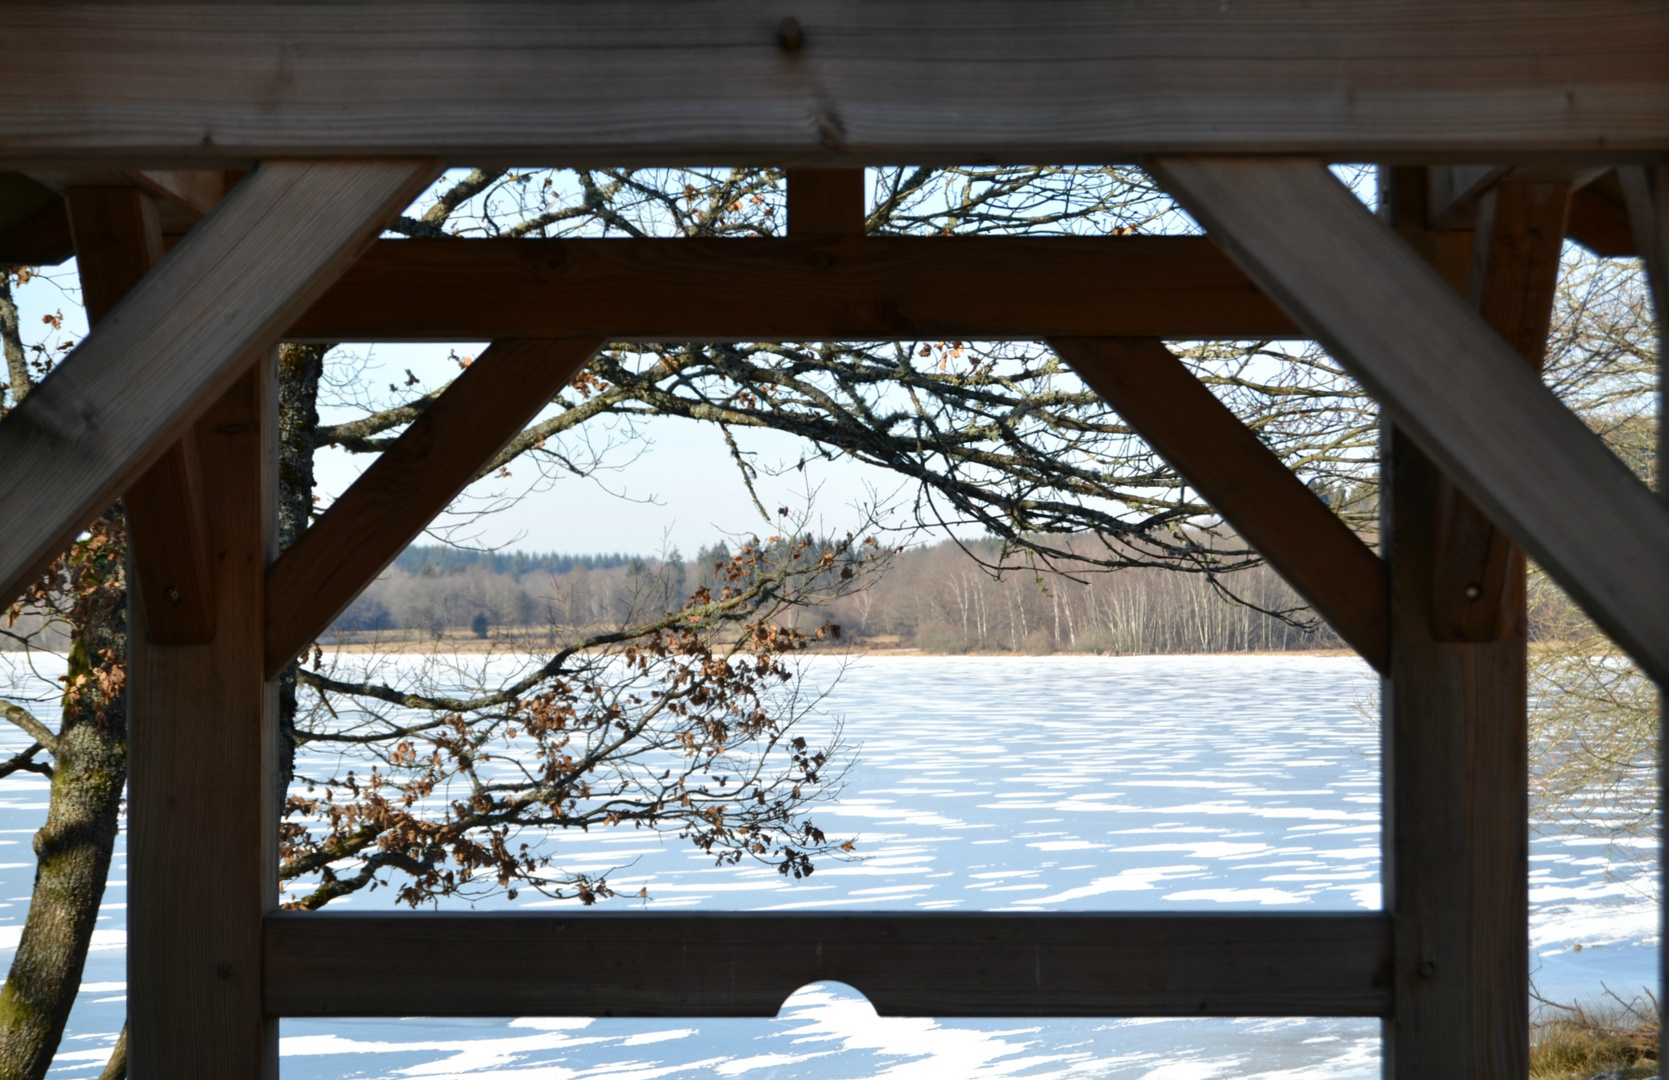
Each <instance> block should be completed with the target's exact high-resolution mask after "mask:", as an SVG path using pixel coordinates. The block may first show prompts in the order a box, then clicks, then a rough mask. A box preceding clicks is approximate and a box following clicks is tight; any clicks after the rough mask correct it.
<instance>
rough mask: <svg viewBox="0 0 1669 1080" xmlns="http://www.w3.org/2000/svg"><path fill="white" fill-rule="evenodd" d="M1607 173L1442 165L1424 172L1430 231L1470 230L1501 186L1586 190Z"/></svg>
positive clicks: (1575, 167)
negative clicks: (1480, 206) (1566, 186)
mask: <svg viewBox="0 0 1669 1080" xmlns="http://www.w3.org/2000/svg"><path fill="white" fill-rule="evenodd" d="M1608 171H1609V170H1608V169H1607V168H1606V167H1605V166H1595V165H1444V166H1434V167H1432V168H1429V169H1427V170H1425V172H1426V184H1427V187H1428V191H1427V193H1426V206H1427V208H1428V213H1430V215H1431V220H1429V221H1428V222H1426V225H1427V227H1428V228H1432V229H1471V228H1472V227H1473V226H1474V224H1475V222H1476V219H1477V211H1478V203H1479V202H1480V201H1481V200H1482V199H1483V198H1484V196H1486V195H1488V194H1489V193H1490V192H1491V191H1494V190H1495V189H1496V188H1498V187H1500V186H1501V185H1502V184H1506V183H1513V184H1521V185H1522V184H1569V185H1571V187H1572V188H1573V189H1580V188H1584V187H1587V186H1588V185H1589V184H1592V183H1593V182H1594V181H1596V180H1598V179H1599V178H1600V177H1601V176H1603V175H1605V174H1606V173H1607V172H1608Z"/></svg>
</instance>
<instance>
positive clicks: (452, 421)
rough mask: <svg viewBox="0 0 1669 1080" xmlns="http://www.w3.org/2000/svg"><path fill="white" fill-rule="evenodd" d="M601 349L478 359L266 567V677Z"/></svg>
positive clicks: (574, 344)
mask: <svg viewBox="0 0 1669 1080" xmlns="http://www.w3.org/2000/svg"><path fill="white" fill-rule="evenodd" d="M602 345H603V342H602V341H601V340H600V339H596V338H586V339H577V340H557V341H502V342H497V343H495V344H493V345H492V346H490V347H489V348H488V349H487V350H486V351H485V352H483V353H482V354H481V355H480V356H478V357H476V358H475V362H474V363H472V364H471V365H470V366H469V367H468V368H467V369H466V370H465V371H464V373H463V374H462V375H460V376H458V378H457V379H456V380H454V382H453V383H452V385H451V386H450V387H448V388H447V390H446V392H445V393H444V394H442V395H441V396H440V397H439V398H438V399H436V401H435V402H434V404H433V405H431V406H429V408H428V410H427V411H426V412H424V413H423V415H422V416H420V417H418V418H417V419H416V420H415V421H413V423H412V425H411V426H410V427H408V428H407V429H406V430H405V431H404V432H402V433H401V434H400V437H399V438H398V439H396V440H395V441H394V445H393V446H390V447H389V448H388V449H387V450H385V451H383V452H382V454H381V456H379V457H378V458H377V460H376V461H374V462H372V464H371V467H370V468H369V469H367V470H365V472H364V474H363V475H361V476H360V478H359V479H358V480H355V481H354V482H353V484H352V485H351V486H350V487H349V488H348V490H347V491H345V492H343V493H342V497H341V498H339V499H337V500H336V502H335V503H333V504H332V505H331V507H330V509H329V510H326V511H325V512H324V515H323V516H322V517H320V518H319V520H318V521H317V522H315V523H314V524H313V526H312V527H311V528H309V529H308V530H307V531H306V532H304V533H302V534H301V536H299V537H297V538H296V541H295V542H294V543H293V544H291V545H290V547H289V548H288V549H286V550H285V552H284V554H283V555H281V556H280V557H279V558H278V560H277V561H276V562H274V563H273V564H272V566H271V568H269V569H268V571H267V609H266V673H267V677H268V678H276V677H277V675H278V673H279V672H280V671H282V670H283V669H284V665H286V664H288V663H289V662H290V661H291V660H294V659H295V658H296V656H297V655H298V654H300V653H301V652H302V650H304V649H306V648H307V646H308V645H309V644H310V643H311V642H312V641H313V639H314V638H316V637H317V636H318V635H319V634H321V633H323V632H324V630H325V628H326V627H328V626H329V625H330V623H331V621H332V620H333V619H335V618H336V616H338V615H340V614H341V613H342V611H343V609H345V608H346V607H347V606H348V605H349V604H351V603H353V599H354V597H356V596H358V595H359V593H360V591H361V590H363V589H364V588H365V586H367V585H369V584H370V583H371V581H372V579H374V578H375V577H376V576H377V575H378V574H380V573H382V571H383V569H384V568H385V567H386V566H388V564H389V563H391V562H393V561H394V557H395V556H396V555H398V554H400V552H402V551H404V550H405V548H406V545H407V544H409V543H411V541H412V540H413V539H415V538H416V537H417V536H418V534H420V533H421V532H422V531H423V529H424V527H425V526H427V525H428V524H429V522H430V521H432V520H434V517H435V515H436V514H438V513H440V512H441V511H442V510H444V509H446V506H447V504H448V503H450V502H451V501H452V500H453V499H455V498H457V497H458V494H459V493H460V492H461V491H463V490H464V488H466V487H468V486H469V484H470V483H471V482H472V481H473V480H475V479H476V477H478V476H479V475H480V473H481V470H482V469H484V468H485V467H486V466H487V463H488V461H489V459H491V458H492V456H493V455H494V454H496V453H498V452H499V451H500V450H501V449H503V448H504V445H505V444H506V443H508V442H509V441H510V440H511V439H512V438H513V437H515V435H516V433H517V432H519V431H521V429H522V427H523V426H524V425H526V424H527V423H528V422H530V421H531V420H532V419H533V418H534V417H535V416H536V415H538V413H539V410H540V409H543V408H544V407H545V406H546V405H548V404H549V403H550V400H551V398H553V397H555V396H556V394H557V392H558V391H560V390H561V389H562V388H563V387H564V386H566V385H567V384H568V382H569V380H570V379H572V378H573V377H574V375H575V374H576V373H577V372H578V371H579V369H580V368H582V367H584V366H585V364H586V363H587V362H588V361H589V360H590V359H591V357H592V356H593V355H595V354H596V352H597V350H598V349H599V348H601V347H602Z"/></svg>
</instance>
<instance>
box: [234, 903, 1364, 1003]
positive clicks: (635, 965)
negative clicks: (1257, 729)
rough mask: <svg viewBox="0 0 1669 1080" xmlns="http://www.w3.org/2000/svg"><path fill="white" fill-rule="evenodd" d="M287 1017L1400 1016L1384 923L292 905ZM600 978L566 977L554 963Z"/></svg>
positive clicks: (267, 933)
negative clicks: (836, 1004) (815, 1006)
mask: <svg viewBox="0 0 1669 1080" xmlns="http://www.w3.org/2000/svg"><path fill="white" fill-rule="evenodd" d="M262 936H263V948H262V954H263V963H262V971H263V979H264V983H265V995H264V999H265V1002H266V1009H267V1012H268V1014H269V1015H272V1016H367V1015H379V1016H410V1015H412V1014H414V1013H415V1014H421V1015H430V1016H433V1015H452V1016H457V1015H472V1016H507V1015H508V1016H539V1015H544V1016H774V1015H776V1013H777V1010H778V1009H779V1008H780V1006H781V1005H782V1003H783V1001H784V1000H785V999H786V998H787V997H788V995H790V994H792V993H793V992H794V991H795V990H796V989H798V988H799V987H801V986H804V985H805V984H807V983H809V982H816V981H818V980H821V979H836V980H839V981H841V982H846V983H849V984H851V985H852V986H854V987H856V988H857V989H858V990H859V991H861V992H862V993H863V994H864V995H865V996H866V997H867V998H868V999H869V1001H870V1003H871V1004H873V1005H874V1006H875V1009H876V1011H877V1012H879V1013H880V1014H881V1015H883V1016H1388V1015H1389V1014H1390V1008H1391V1000H1390V978H1391V972H1390V962H1391V960H1390V957H1391V920H1390V919H1389V917H1387V916H1385V915H1381V914H1360V915H1359V914H1318V915H1284V914H1270V913H1258V914H1250V915H1218V914H1187V915H1159V914H1136V915H1102V914H1085V913H1078V912H1050V913H1038V914H1033V913H1025V914H1018V913H991V914H983V913H982V914H975V913H963V912H933V913H906V914H893V913H879V912H877V913H864V914H828V913H822V912H818V913H798V912H796V913H792V914H789V913H784V912H768V913H761V912H734V913H731V912H711V913H698V914H676V915H675V914H651V915H645V914H613V913H602V912H596V913H585V914H581V915H575V916H565V915H546V914H531V913H523V912H515V913H501V912H491V913H489V912H471V913H468V914H461V915H442V914H431V913H427V912H421V913H420V912H412V913H401V914H396V915H372V914H358V913H353V914H340V915H338V914H331V913H311V912H308V913H279V914H274V915H269V916H267V918H266V919H265V920H264V924H263V927H262ZM564 971H574V972H580V971H583V972H585V976H584V977H583V978H562V977H558V976H553V972H564Z"/></svg>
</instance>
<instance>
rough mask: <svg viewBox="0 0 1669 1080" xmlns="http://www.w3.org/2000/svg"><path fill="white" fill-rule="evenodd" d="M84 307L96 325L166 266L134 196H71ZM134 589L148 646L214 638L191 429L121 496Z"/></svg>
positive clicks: (96, 192) (152, 217) (145, 203)
mask: <svg viewBox="0 0 1669 1080" xmlns="http://www.w3.org/2000/svg"><path fill="white" fill-rule="evenodd" d="M64 205H65V206H67V207H68V210H69V219H70V225H71V228H72V231H73V232H74V235H75V249H76V266H77V268H78V269H79V270H80V273H81V299H82V303H83V304H85V305H86V307H87V321H88V324H89V325H91V326H96V325H98V324H99V323H100V322H102V321H103V320H104V319H105V318H106V317H107V316H108V315H109V314H110V312H111V311H112V310H113V309H114V308H115V307H116V305H117V303H118V302H120V300H121V299H122V297H124V296H126V295H127V293H128V291H129V290H131V289H132V288H133V287H134V286H135V285H137V284H139V282H140V281H141V280H142V279H143V278H144V276H145V275H146V274H147V273H149V272H150V270H151V267H153V266H155V265H156V264H157V263H158V262H159V261H161V259H162V254H163V251H162V226H161V221H160V219H159V218H158V216H157V212H156V203H155V202H154V201H153V200H152V198H151V197H150V196H149V195H147V194H146V193H145V192H143V191H140V190H138V189H135V188H77V189H74V190H71V191H70V192H68V193H67V195H66V196H65V199H64ZM123 506H124V509H125V510H126V513H127V518H126V520H127V530H128V539H129V542H130V543H131V545H132V553H133V558H132V562H131V565H132V568H133V571H134V579H135V585H136V587H137V588H138V589H139V591H140V592H141V593H143V594H144V595H143V603H142V604H141V605H140V608H141V609H142V610H143V611H144V612H145V619H146V622H147V630H148V633H149V636H150V639H151V640H152V641H155V642H158V643H160V644H171V645H180V644H187V643H192V644H201V643H203V642H206V641H209V640H210V639H212V638H213V637H214V610H215V600H214V592H213V583H212V579H211V575H210V569H209V536H208V522H207V519H206V517H205V516H204V514H205V511H204V507H203V477H202V466H201V463H200V462H199V461H198V455H197V432H196V430H195V428H192V429H190V430H187V431H185V432H184V433H182V435H181V437H180V438H179V440H178V441H176V442H175V443H174V444H173V445H172V446H170V447H169V448H168V449H167V450H165V451H164V452H163V454H162V456H161V457H160V458H158V459H157V462H156V464H154V465H152V466H151V467H150V468H149V469H147V470H146V471H145V472H144V474H143V475H141V476H140V477H139V478H138V479H137V480H135V481H134V482H133V484H132V486H130V487H129V488H128V489H127V493H126V494H125V495H124V496H123Z"/></svg>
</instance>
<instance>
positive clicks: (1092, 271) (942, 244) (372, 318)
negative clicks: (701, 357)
mask: <svg viewBox="0 0 1669 1080" xmlns="http://www.w3.org/2000/svg"><path fill="white" fill-rule="evenodd" d="M1046 333H1057V334H1072V335H1109V336H1152V337H1164V338H1191V339H1203V338H1271V337H1276V338H1278V337H1293V336H1296V335H1298V334H1299V330H1298V328H1297V326H1296V325H1295V324H1294V323H1293V322H1292V320H1290V319H1289V318H1287V316H1286V315H1284V314H1283V313H1282V312H1281V311H1280V309H1279V308H1277V307H1276V306H1275V305H1274V304H1273V303H1271V302H1270V301H1269V300H1268V299H1267V298H1266V297H1265V296H1264V295H1263V294H1262V293H1261V292H1259V291H1258V289H1257V287H1256V286H1254V285H1253V284H1252V283H1251V282H1250V281H1249V280H1247V278H1246V276H1245V275H1244V274H1243V273H1241V272H1240V270H1239V269H1237V268H1236V267H1235V266H1234V264H1233V263H1231V262H1230V261H1229V260H1228V259H1227V258H1225V257H1224V256H1223V255H1222V253H1221V252H1219V251H1218V250H1217V249H1216V248H1215V247H1214V246H1213V245H1212V243H1211V242H1210V241H1209V240H1206V239H1205V238H1203V237H1197V236H1128V237H1083V238H1078V237H994V236H992V237H985V236H958V237H897V236H895V237H868V238H862V237H853V238H849V239H838V238H832V237H827V236H824V237H818V238H805V239H782V240H708V239H701V240H384V241H381V242H379V243H378V244H377V245H376V246H375V247H373V248H372V249H371V250H370V251H369V252H368V253H367V254H366V255H365V256H364V257H363V258H361V259H360V260H359V262H358V263H357V264H355V265H354V267H353V268H352V269H351V270H349V271H348V272H347V273H345V274H344V275H343V276H342V278H341V279H340V280H339V281H338V282H337V283H336V284H335V285H334V286H333V287H332V288H331V289H330V290H329V291H328V292H327V293H326V294H325V295H324V297H323V298H322V299H320V300H319V302H318V303H316V304H314V305H313V307H312V309H311V310H309V311H308V312H307V313H306V314H305V315H303V316H301V318H300V319H299V320H297V321H296V322H295V323H294V324H293V325H292V326H291V327H290V329H289V332H288V335H287V336H288V337H289V338H291V339H294V340H306V341H398V340H407V341H487V340H492V339H494V338H499V337H518V338H529V337H566V336H597V337H605V338H607V339H608V340H610V341H650V340H669V341H690V340H708V341H722V340H747V341H771V340H786V341H805V340H837V341H853V340H866V339H867V340H892V339H896V338H906V339H915V338H961V339H966V338H972V339H978V340H1003V339H1021V340H1033V339H1037V338H1041V337H1042V336H1043V335H1044V334H1046Z"/></svg>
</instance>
